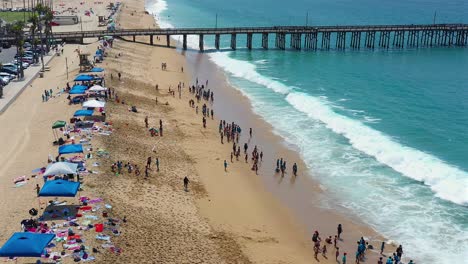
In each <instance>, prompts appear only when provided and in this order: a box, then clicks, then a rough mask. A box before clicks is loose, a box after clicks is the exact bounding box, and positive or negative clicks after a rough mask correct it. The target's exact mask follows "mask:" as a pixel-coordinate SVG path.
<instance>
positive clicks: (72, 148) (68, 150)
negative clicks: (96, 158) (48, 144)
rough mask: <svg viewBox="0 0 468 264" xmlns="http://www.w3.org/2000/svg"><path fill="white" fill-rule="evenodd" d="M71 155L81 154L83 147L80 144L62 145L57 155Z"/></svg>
mask: <svg viewBox="0 0 468 264" xmlns="http://www.w3.org/2000/svg"><path fill="white" fill-rule="evenodd" d="M73 153H83V145H81V144H71V145H63V146H60V147H59V154H60V155H63V154H73Z"/></svg>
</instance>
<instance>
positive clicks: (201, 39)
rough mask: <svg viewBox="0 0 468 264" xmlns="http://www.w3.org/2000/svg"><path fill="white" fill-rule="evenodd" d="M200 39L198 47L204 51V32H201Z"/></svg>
mask: <svg viewBox="0 0 468 264" xmlns="http://www.w3.org/2000/svg"><path fill="white" fill-rule="evenodd" d="M198 37H199V39H198V47H199V49H200V51H201V52H203V51H204V47H203V34H200V35H199V36H198Z"/></svg>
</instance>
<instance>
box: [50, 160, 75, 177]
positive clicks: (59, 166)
mask: <svg viewBox="0 0 468 264" xmlns="http://www.w3.org/2000/svg"><path fill="white" fill-rule="evenodd" d="M77 168H78V164H75V163H70V162H56V163H52V164H50V165H49V166H47V168H46V171H45V172H44V176H50V175H58V174H76V170H77Z"/></svg>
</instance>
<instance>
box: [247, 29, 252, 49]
mask: <svg viewBox="0 0 468 264" xmlns="http://www.w3.org/2000/svg"><path fill="white" fill-rule="evenodd" d="M252 36H253V34H252V33H248V34H247V49H249V50H251V49H252Z"/></svg>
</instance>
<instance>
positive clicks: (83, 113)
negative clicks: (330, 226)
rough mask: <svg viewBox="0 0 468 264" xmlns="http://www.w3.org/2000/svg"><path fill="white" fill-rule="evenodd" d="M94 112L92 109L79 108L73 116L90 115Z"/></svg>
mask: <svg viewBox="0 0 468 264" xmlns="http://www.w3.org/2000/svg"><path fill="white" fill-rule="evenodd" d="M93 113H94V111H93V110H85V109H81V110H77V111H76V112H75V113H74V114H73V116H92V115H93Z"/></svg>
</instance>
